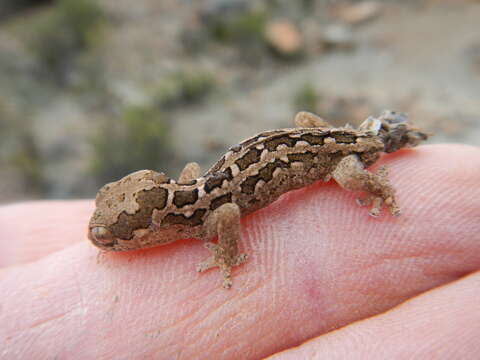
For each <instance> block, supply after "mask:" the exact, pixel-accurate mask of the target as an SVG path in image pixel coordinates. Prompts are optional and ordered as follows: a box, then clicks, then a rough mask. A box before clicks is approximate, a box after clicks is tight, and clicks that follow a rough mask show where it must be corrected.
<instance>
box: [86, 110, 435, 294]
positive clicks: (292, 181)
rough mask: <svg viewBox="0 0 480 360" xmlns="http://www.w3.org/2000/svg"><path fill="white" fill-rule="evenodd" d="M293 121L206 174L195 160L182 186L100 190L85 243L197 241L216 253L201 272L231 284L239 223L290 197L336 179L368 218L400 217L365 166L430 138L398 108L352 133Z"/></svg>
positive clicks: (159, 176)
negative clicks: (356, 194)
mask: <svg viewBox="0 0 480 360" xmlns="http://www.w3.org/2000/svg"><path fill="white" fill-rule="evenodd" d="M294 122H295V127H294V128H288V129H279V130H271V131H265V132H262V133H259V134H257V135H255V136H253V137H250V138H248V139H246V140H244V141H243V142H241V143H240V144H238V145H235V146H233V147H231V148H230V149H229V150H228V151H227V152H226V153H225V155H224V156H223V157H222V158H221V159H220V160H218V161H217V162H216V163H215V164H214V165H213V166H212V167H211V168H210V169H209V170H208V171H207V172H205V173H204V175H203V176H202V175H201V170H200V167H199V165H198V164H197V163H188V164H187V165H186V166H185V168H184V169H183V171H182V172H181V174H180V177H179V179H178V180H174V179H172V178H170V177H168V176H167V175H165V174H164V173H162V172H156V171H152V170H140V171H137V172H134V173H132V174H130V175H127V176H125V177H124V178H122V179H120V180H118V181H115V182H112V183H108V184H106V185H104V186H103V187H102V188H101V189H100V190H99V192H98V194H97V196H96V199H95V204H96V209H95V211H94V213H93V215H92V217H91V219H90V223H89V227H88V238H89V239H90V240H91V242H92V243H93V244H94V245H96V246H97V247H99V248H100V249H102V250H106V251H128V250H136V249H141V248H148V247H153V246H157V245H163V244H167V243H171V242H173V241H175V240H177V239H187V238H197V239H200V240H202V241H203V242H204V246H205V247H206V248H207V249H208V250H209V251H210V253H211V254H210V256H209V257H208V258H207V259H206V260H205V261H203V262H201V263H200V264H198V266H197V271H199V272H203V271H205V270H207V269H210V268H214V267H218V268H219V269H220V271H221V275H222V277H223V287H225V288H230V287H231V286H232V268H233V267H235V266H237V265H240V264H242V263H244V262H245V261H246V260H247V254H243V253H240V252H239V249H238V244H239V243H240V240H241V229H240V218H241V217H242V216H244V215H247V214H249V213H252V212H254V211H256V210H258V209H260V208H263V207H265V206H267V205H269V204H271V203H272V202H274V201H275V200H276V199H277V198H278V197H279V196H280V195H282V194H284V193H286V192H288V191H291V190H294V189H298V188H301V187H304V186H307V185H310V184H312V183H314V182H316V181H318V180H323V181H325V182H327V181H330V180H331V179H334V180H335V181H336V182H337V183H338V184H339V185H340V186H341V187H342V188H344V189H346V190H351V191H363V192H364V193H366V194H367V196H366V197H364V198H362V199H358V202H359V204H360V205H365V206H371V209H370V215H372V216H374V217H378V216H379V215H380V213H381V210H382V208H383V207H387V208H388V209H389V210H390V212H391V214H392V215H394V216H397V215H399V214H400V210H399V207H398V206H397V203H396V199H395V190H394V188H393V187H392V185H391V184H390V182H389V180H388V173H387V169H386V168H385V167H381V168H380V169H379V170H378V171H377V172H376V173H373V172H370V171H367V170H366V169H367V168H368V167H369V166H370V165H372V164H373V163H374V162H375V161H376V160H378V159H379V157H380V155H381V153H382V152H385V153H392V152H395V151H397V150H399V149H402V148H405V147H413V146H416V145H418V144H419V143H420V142H421V141H423V140H426V139H427V137H428V134H427V133H425V132H422V131H421V130H420V129H418V128H416V127H414V126H413V125H411V124H410V123H409V121H408V119H407V116H406V115H405V114H403V113H397V112H393V111H384V112H383V113H382V114H381V115H380V116H378V117H372V116H370V117H368V118H367V119H366V120H365V121H364V122H362V123H361V124H360V126H359V127H358V128H356V129H355V128H353V127H351V126H349V125H347V126H345V127H340V128H335V127H333V126H331V125H330V124H329V123H328V122H327V121H325V120H324V119H322V118H321V117H318V116H317V115H314V114H313V113H309V112H299V113H298V114H297V115H296V116H295V120H294ZM216 237H218V241H217V242H214V241H213V239H215V238H216Z"/></svg>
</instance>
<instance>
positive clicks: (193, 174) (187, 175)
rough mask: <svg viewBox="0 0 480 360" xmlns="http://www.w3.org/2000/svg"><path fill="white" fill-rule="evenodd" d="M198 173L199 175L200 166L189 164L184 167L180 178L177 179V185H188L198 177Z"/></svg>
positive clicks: (193, 163)
mask: <svg viewBox="0 0 480 360" xmlns="http://www.w3.org/2000/svg"><path fill="white" fill-rule="evenodd" d="M200 173H201V170H200V165H198V164H197V163H196V162H190V163H188V164H187V165H185V167H184V168H183V170H182V172H181V173H180V176H179V178H178V183H179V184H186V183H189V182H190V181H192V180H195V179H196V178H198V177H200Z"/></svg>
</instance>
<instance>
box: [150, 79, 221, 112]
mask: <svg viewBox="0 0 480 360" xmlns="http://www.w3.org/2000/svg"><path fill="white" fill-rule="evenodd" d="M214 88H215V79H214V78H213V76H212V75H211V74H209V73H206V72H203V71H190V72H189V71H180V72H176V73H173V74H171V75H170V76H167V77H166V79H164V80H163V81H162V83H161V84H160V86H159V87H158V88H157V89H155V90H154V91H153V104H154V105H155V106H158V107H159V108H161V109H163V110H170V109H172V108H174V107H178V106H183V105H188V104H193V103H197V102H199V101H201V100H203V99H204V98H205V97H206V96H207V95H208V94H210V93H211V92H212V91H213V89H214Z"/></svg>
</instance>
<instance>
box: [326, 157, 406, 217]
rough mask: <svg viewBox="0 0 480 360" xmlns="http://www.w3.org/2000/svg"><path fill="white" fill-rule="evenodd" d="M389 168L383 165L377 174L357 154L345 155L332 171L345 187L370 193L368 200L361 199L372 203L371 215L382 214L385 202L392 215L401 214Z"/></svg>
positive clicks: (363, 201) (365, 202)
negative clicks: (365, 166)
mask: <svg viewBox="0 0 480 360" xmlns="http://www.w3.org/2000/svg"><path fill="white" fill-rule="evenodd" d="M387 175H388V173H387V169H386V168H385V167H382V168H381V169H379V170H378V172H377V173H376V174H374V173H371V172H368V171H367V170H365V169H364V166H363V163H362V162H361V161H360V159H359V158H358V156H357V155H348V156H346V157H344V158H343V159H342V160H341V161H340V162H339V163H338V165H337V167H336V168H335V170H334V171H333V172H332V176H333V178H334V179H335V181H336V182H337V183H338V184H339V185H340V186H341V187H343V188H344V189H347V190H353V191H357V190H360V191H365V192H366V193H368V194H369V196H367V198H366V200H359V203H360V204H361V205H369V204H372V209H371V210H370V215H372V216H374V217H377V216H379V215H380V212H381V209H382V206H383V205H384V204H385V205H386V206H388V208H389V209H390V212H391V213H392V215H394V216H397V215H400V209H399V208H398V206H397V204H396V202H395V190H394V189H393V187H392V185H391V184H390V182H389V181H388V177H387Z"/></svg>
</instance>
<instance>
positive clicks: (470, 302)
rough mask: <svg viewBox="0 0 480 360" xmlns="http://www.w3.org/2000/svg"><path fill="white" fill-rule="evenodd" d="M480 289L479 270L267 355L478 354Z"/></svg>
mask: <svg viewBox="0 0 480 360" xmlns="http://www.w3.org/2000/svg"><path fill="white" fill-rule="evenodd" d="M479 294H480V272H476V273H474V274H472V275H470V276H467V277H465V278H463V279H461V280H458V281H455V282H453V283H451V284H448V285H444V286H442V287H439V288H436V289H434V290H431V291H429V292H427V293H425V294H422V295H420V296H418V297H416V298H414V299H412V300H409V301H407V302H406V303H404V304H402V305H400V306H398V307H396V308H394V309H392V310H390V311H389V312H387V313H384V314H381V315H377V316H375V317H373V318H370V319H366V320H363V321H359V322H357V323H354V324H351V325H349V326H346V327H344V328H342V329H339V330H337V331H333V332H331V333H328V334H326V335H322V336H319V337H318V338H315V339H313V340H310V341H309V342H307V343H305V344H303V345H302V346H299V347H297V348H295V349H291V350H287V351H285V352H283V353H280V354H277V355H274V356H272V357H269V359H270V360H289V359H312V360H315V359H349V358H350V359H351V358H352V357H353V358H355V359H369V360H370V359H372V360H375V359H476V358H478V354H479V353H480V341H478V337H479V335H480V302H479Z"/></svg>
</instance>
